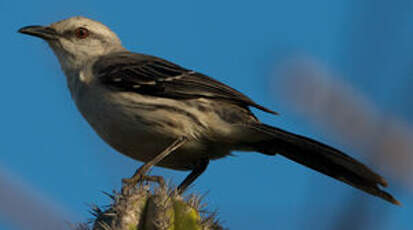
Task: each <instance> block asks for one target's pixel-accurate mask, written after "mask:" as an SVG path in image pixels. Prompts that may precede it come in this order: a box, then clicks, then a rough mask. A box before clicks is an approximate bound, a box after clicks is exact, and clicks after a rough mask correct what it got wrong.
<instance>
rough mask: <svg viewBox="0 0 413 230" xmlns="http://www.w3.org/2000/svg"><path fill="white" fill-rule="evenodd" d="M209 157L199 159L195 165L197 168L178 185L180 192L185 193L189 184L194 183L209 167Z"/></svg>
mask: <svg viewBox="0 0 413 230" xmlns="http://www.w3.org/2000/svg"><path fill="white" fill-rule="evenodd" d="M208 164H209V159H202V160H200V161H198V163H197V164H196V165H195V168H194V169H193V170H192V172H191V173H190V174H189V175H188V176H187V177H186V178H185V179H184V181H182V183H181V184H180V185H179V186H178V193H183V192H184V191H185V190H186V189H187V188H188V186H189V185H191V184H192V182H194V181H195V180H196V178H198V177H199V176H200V175H201V174H202V173H203V172H204V171H205V169H206V168H207V167H208Z"/></svg>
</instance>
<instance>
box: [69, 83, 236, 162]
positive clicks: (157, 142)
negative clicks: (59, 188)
mask: <svg viewBox="0 0 413 230" xmlns="http://www.w3.org/2000/svg"><path fill="white" fill-rule="evenodd" d="M92 92H93V94H92ZM121 94H122V96H121V97H120V94H119V93H118V94H115V93H112V92H109V91H106V90H105V91H100V92H99V90H81V91H80V92H79V93H78V95H77V96H76V97H74V99H75V101H76V104H77V106H78V108H79V110H80V112H81V113H82V115H83V116H84V117H85V118H86V120H87V121H88V122H89V123H90V125H91V126H92V127H93V128H94V130H95V131H96V132H97V134H98V135H99V136H100V137H101V138H103V140H105V142H106V143H108V144H109V145H111V146H112V147H113V148H115V149H116V150H118V151H119V152H121V153H122V154H125V155H127V156H129V157H131V158H133V159H136V160H139V161H143V162H147V161H149V160H151V159H153V158H154V157H155V156H156V155H158V154H159V153H161V152H162V150H164V149H165V148H167V147H168V146H169V145H170V144H171V143H172V142H173V141H174V140H175V139H177V138H178V137H186V138H187V139H188V142H187V143H186V144H185V145H183V146H182V147H180V148H179V149H178V150H176V151H175V152H173V153H172V154H171V155H170V156H168V157H166V158H165V159H164V160H163V161H161V162H160V163H159V164H158V166H162V167H167V168H172V169H179V170H190V169H193V167H194V165H195V164H196V162H197V161H199V160H200V159H202V158H208V159H216V158H220V157H224V156H226V155H228V154H229V153H230V149H228V148H225V147H224V145H216V146H214V144H211V142H209V141H207V140H204V137H205V135H204V134H205V133H206V132H209V131H208V130H207V127H208V124H196V123H194V122H193V121H192V120H191V119H190V118H188V116H186V115H185V114H180V113H176V112H174V111H169V112H168V111H166V112H159V111H157V110H154V109H148V107H142V106H136V103H134V100H136V99H137V95H136V94H135V95H133V97H132V98H133V99H131V96H130V93H121ZM162 100H169V101H170V102H169V101H168V102H166V103H165V101H162ZM139 101H140V102H142V101H143V102H144V101H145V99H143V98H140V99H139ZM150 102H151V103H152V104H153V103H154V102H153V100H151V101H150ZM158 102H159V103H162V104H171V103H173V102H174V100H170V99H159V101H158ZM200 120H201V119H200ZM200 122H202V120H201V121H200ZM161 123H162V124H165V123H166V124H169V126H167V127H162V125H161ZM223 128H225V127H223ZM226 130H228V129H226ZM223 132H227V131H225V130H224V131H223ZM206 142H208V144H206Z"/></svg>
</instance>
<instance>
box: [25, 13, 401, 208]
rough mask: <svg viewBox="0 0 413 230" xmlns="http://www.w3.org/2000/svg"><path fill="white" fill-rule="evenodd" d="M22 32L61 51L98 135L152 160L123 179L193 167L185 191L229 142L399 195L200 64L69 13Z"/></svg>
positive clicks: (380, 193)
mask: <svg viewBox="0 0 413 230" xmlns="http://www.w3.org/2000/svg"><path fill="white" fill-rule="evenodd" d="M19 32H20V33H24V34H28V35H32V36H36V37H40V38H42V39H44V40H45V41H46V42H47V43H48V44H49V45H50V47H51V48H52V50H53V51H54V53H55V54H56V56H57V58H58V59H59V62H60V64H61V67H62V69H63V72H64V73H65V75H66V78H67V83H68V87H69V89H70V92H71V95H72V98H73V100H74V101H75V103H76V105H77V108H78V109H79V111H80V112H81V114H82V115H83V116H84V118H85V119H86V120H87V121H88V122H89V124H90V125H91V126H92V127H93V129H94V130H95V131H96V132H97V134H98V135H99V136H100V137H101V138H102V139H103V140H105V141H106V143H108V144H109V145H110V146H112V147H113V148H114V149H116V150H118V151H119V152H121V153H123V154H125V155H127V156H129V157H131V158H133V159H136V160H139V161H143V162H146V163H145V164H144V165H143V166H142V167H140V168H139V169H138V170H137V171H136V173H135V175H134V176H132V177H131V178H130V179H124V183H125V185H124V186H125V187H130V186H134V185H136V183H137V182H138V181H140V180H141V179H143V178H145V177H146V172H147V171H148V170H149V169H150V168H151V167H152V166H154V165H157V166H162V167H167V168H171V169H176V170H191V173H190V174H189V175H188V176H187V177H186V178H185V180H184V181H183V182H182V183H181V184H180V185H179V187H178V189H179V190H180V191H181V192H182V191H184V190H185V188H187V186H188V185H190V184H191V183H192V182H193V181H194V180H195V179H196V178H197V177H198V176H200V175H201V174H202V173H203V172H204V170H205V169H206V168H207V166H208V163H209V161H210V160H215V159H219V158H223V157H225V156H228V155H230V153H231V152H232V151H255V152H259V153H262V154H265V155H271V156H273V155H276V154H280V155H282V156H284V157H287V158H288V159H290V160H293V161H296V162H298V163H300V164H303V165H305V166H307V167H309V168H311V169H314V170H316V171H319V172H321V173H323V174H326V175H328V176H330V177H332V178H335V179H337V180H340V181H342V182H344V183H347V184H349V185H351V186H353V187H356V188H358V189H361V190H363V191H365V192H367V193H370V194H372V195H375V196H378V197H380V198H382V199H385V200H387V201H389V202H391V203H393V204H399V202H398V201H397V200H396V199H394V198H393V197H392V196H391V195H390V194H389V193H387V192H385V191H383V190H382V189H381V188H380V186H387V182H386V181H385V180H384V179H383V178H382V177H381V176H380V175H378V174H377V173H375V172H373V171H372V170H370V169H369V168H368V167H366V166H365V165H364V164H362V163H360V162H359V161H357V160H355V159H353V158H351V157H350V156H348V155H346V154H344V153H343V152H341V151H339V150H337V149H335V148H332V147H330V146H327V145H325V144H322V143H320V142H318V141H315V140H312V139H310V138H307V137H303V136H300V135H296V134H293V133H289V132H287V131H284V130H281V129H279V128H275V127H272V126H269V125H266V124H263V123H261V122H260V121H259V120H258V119H257V117H256V116H254V114H253V113H252V112H251V110H250V108H251V107H255V108H257V109H260V110H262V111H265V112H268V113H272V114H277V113H276V112H274V111H272V110H269V109H267V108H265V107H263V106H261V105H259V104H256V103H255V102H254V101H253V100H251V99H250V98H248V97H247V96H245V95H244V94H242V93H240V92H238V91H237V90H235V89H233V88H231V87H229V86H227V85H225V84H223V83H221V82H219V81H216V80H214V79H212V78H210V77H208V76H205V75H203V74H201V73H198V72H195V71H192V70H189V69H186V68H184V67H181V66H179V65H177V64H174V63H171V62H168V61H166V60H163V59H161V58H157V57H154V56H150V55H144V54H139V53H132V52H129V51H127V50H126V49H125V48H124V47H123V46H122V45H121V41H120V40H119V38H118V37H117V36H116V34H115V33H114V32H112V31H111V30H110V29H109V28H108V27H106V26H105V25H103V24H101V23H100V22H97V21H94V20H91V19H88V18H85V17H72V18H69V19H66V20H63V21H59V22H56V23H53V24H51V25H50V26H27V27H23V28H21V29H20V30H19Z"/></svg>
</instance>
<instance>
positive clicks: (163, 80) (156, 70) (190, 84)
mask: <svg viewBox="0 0 413 230" xmlns="http://www.w3.org/2000/svg"><path fill="white" fill-rule="evenodd" d="M93 72H94V75H95V76H97V77H98V79H99V81H100V82H101V83H102V84H104V85H106V86H107V87H109V88H116V90H121V91H130V92H136V93H140V94H146V95H152V96H158V97H167V98H175V99H192V98H202V97H204V98H213V99H218V100H225V101H228V102H231V103H234V104H238V105H240V106H244V107H248V106H252V107H255V108H258V109H260V110H263V111H265V112H268V113H272V114H277V113H276V112H274V111H272V110H269V109H267V108H265V107H263V106H260V105H258V104H256V103H255V102H254V101H252V100H251V99H250V98H248V97H247V96H245V95H244V94H242V93H240V92H239V91H237V90H235V89H233V88H231V87H229V86H227V85H225V84H223V83H221V82H219V81H217V80H214V79H213V78H210V77H208V76H205V75H203V74H201V73H197V72H194V71H191V70H188V69H185V68H183V67H181V66H178V65H176V64H174V63H172V62H168V61H166V60H163V59H160V58H157V57H154V56H149V55H144V54H137V53H130V52H119V53H113V54H110V55H107V56H104V57H101V58H100V59H99V60H97V61H96V62H95V64H94V66H93Z"/></svg>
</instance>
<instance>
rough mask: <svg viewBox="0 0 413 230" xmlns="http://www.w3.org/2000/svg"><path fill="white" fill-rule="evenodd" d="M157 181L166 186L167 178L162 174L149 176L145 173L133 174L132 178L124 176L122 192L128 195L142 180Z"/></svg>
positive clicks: (161, 185)
mask: <svg viewBox="0 0 413 230" xmlns="http://www.w3.org/2000/svg"><path fill="white" fill-rule="evenodd" d="M145 181H149V182H156V183H158V184H159V186H160V187H164V186H165V180H164V179H163V177H161V176H148V175H145V174H140V173H137V174H135V175H133V176H132V177H131V178H124V179H122V184H123V185H122V194H123V195H127V194H129V192H130V191H131V189H133V188H134V187H135V186H136V185H137V184H138V183H141V182H145Z"/></svg>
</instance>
